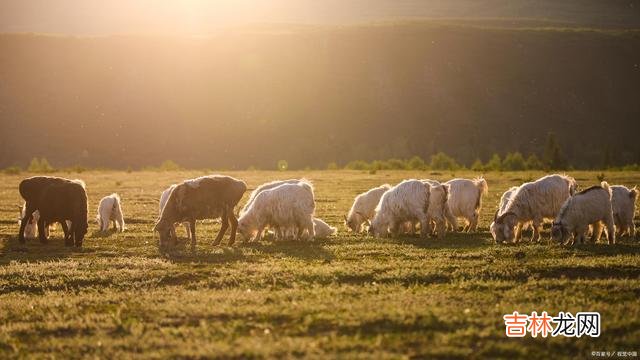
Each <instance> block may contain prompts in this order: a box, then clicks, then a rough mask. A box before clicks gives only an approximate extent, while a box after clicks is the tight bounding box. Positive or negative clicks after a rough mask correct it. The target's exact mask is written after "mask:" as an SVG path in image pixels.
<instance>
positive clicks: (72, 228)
mask: <svg viewBox="0 0 640 360" xmlns="http://www.w3.org/2000/svg"><path fill="white" fill-rule="evenodd" d="M75 232H76V224H75V222H71V226H70V227H69V236H68V237H67V236H65V238H64V246H73V245H74V243H75Z"/></svg>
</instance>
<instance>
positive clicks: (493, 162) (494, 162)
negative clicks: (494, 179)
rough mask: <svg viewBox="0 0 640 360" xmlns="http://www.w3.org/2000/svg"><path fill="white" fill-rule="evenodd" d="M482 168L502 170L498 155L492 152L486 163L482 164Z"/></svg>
mask: <svg viewBox="0 0 640 360" xmlns="http://www.w3.org/2000/svg"><path fill="white" fill-rule="evenodd" d="M484 168H485V169H486V170H492V171H500V170H502V159H500V155H498V154H493V156H492V157H491V159H490V160H489V161H488V162H487V164H486V165H485V166H484Z"/></svg>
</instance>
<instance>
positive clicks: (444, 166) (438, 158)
mask: <svg viewBox="0 0 640 360" xmlns="http://www.w3.org/2000/svg"><path fill="white" fill-rule="evenodd" d="M429 167H430V168H431V169H434V170H456V169H458V168H459V167H460V166H459V165H458V163H457V162H456V161H455V160H454V159H453V158H452V157H450V156H449V155H447V154H445V153H443V152H439V153H437V154H435V155H432V156H431V164H430V165H429Z"/></svg>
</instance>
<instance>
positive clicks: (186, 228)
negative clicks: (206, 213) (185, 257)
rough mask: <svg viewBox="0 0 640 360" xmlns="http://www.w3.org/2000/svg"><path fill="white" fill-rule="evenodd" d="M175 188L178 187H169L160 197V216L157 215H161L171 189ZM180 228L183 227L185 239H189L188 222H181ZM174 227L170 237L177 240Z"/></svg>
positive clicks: (174, 185)
mask: <svg viewBox="0 0 640 360" xmlns="http://www.w3.org/2000/svg"><path fill="white" fill-rule="evenodd" d="M176 186H178V185H176V184H173V185H171V186H169V187H168V188H166V189H165V190H164V191H163V192H162V194H161V195H160V214H159V215H162V209H164V206H165V205H166V204H167V200H169V195H171V192H172V191H173V189H175V188H176ZM182 226H184V230H185V231H186V232H187V238H191V229H190V228H189V222H188V221H185V222H183V223H182ZM175 227H176V224H174V225H173V229H171V237H172V238H173V239H177V236H176V229H175Z"/></svg>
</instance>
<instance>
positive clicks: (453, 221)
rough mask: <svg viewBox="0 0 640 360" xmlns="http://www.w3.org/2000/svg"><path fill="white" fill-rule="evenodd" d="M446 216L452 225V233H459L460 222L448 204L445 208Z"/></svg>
mask: <svg viewBox="0 0 640 360" xmlns="http://www.w3.org/2000/svg"><path fill="white" fill-rule="evenodd" d="M444 216H445V218H446V219H447V223H448V225H451V231H458V220H457V219H456V217H455V216H453V214H452V213H451V209H450V208H449V205H448V204H447V205H445V207H444Z"/></svg>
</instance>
